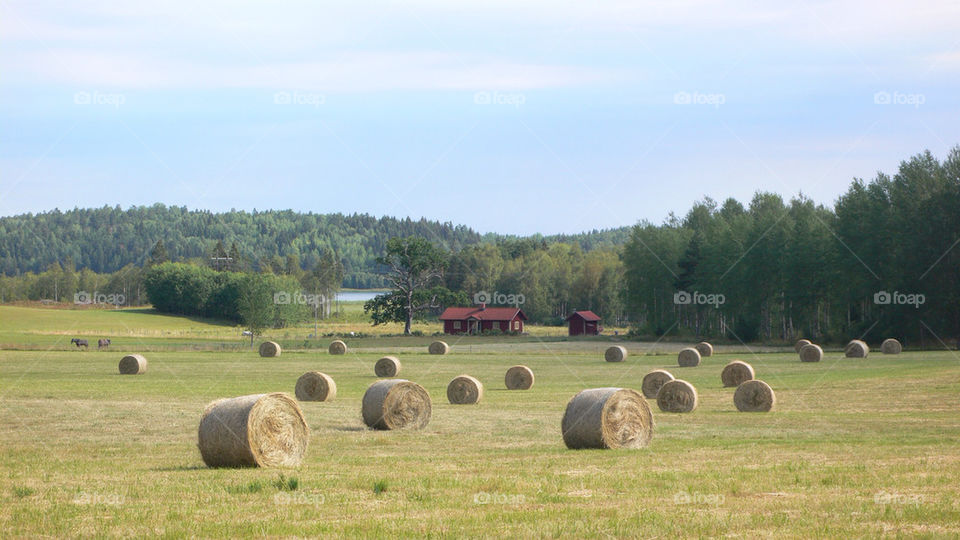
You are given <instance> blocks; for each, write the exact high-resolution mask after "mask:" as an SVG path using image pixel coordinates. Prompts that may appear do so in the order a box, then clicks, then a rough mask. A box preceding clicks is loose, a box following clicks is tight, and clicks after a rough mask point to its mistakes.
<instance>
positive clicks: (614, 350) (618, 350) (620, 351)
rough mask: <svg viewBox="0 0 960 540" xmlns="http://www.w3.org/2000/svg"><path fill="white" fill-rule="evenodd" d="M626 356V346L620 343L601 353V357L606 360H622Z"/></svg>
mask: <svg viewBox="0 0 960 540" xmlns="http://www.w3.org/2000/svg"><path fill="white" fill-rule="evenodd" d="M626 358H627V348H626V347H623V346H621V345H614V346H613V347H609V348H607V350H606V352H604V353H603V359H604V360H606V361H607V362H623V361H624V360H625V359H626Z"/></svg>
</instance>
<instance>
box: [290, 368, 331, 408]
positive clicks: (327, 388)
mask: <svg viewBox="0 0 960 540" xmlns="http://www.w3.org/2000/svg"><path fill="white" fill-rule="evenodd" d="M294 394H296V396H297V399H299V400H300V401H333V398H335V397H337V383H335V382H333V378H332V377H330V376H329V375H327V374H326V373H320V372H319V371H308V372H306V373H304V374H303V375H301V376H300V378H299V379H297V386H296V388H295V390H294Z"/></svg>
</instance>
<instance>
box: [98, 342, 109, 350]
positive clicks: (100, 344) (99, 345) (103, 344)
mask: <svg viewBox="0 0 960 540" xmlns="http://www.w3.org/2000/svg"><path fill="white" fill-rule="evenodd" d="M109 346H110V340H109V339H100V340H98V341H97V350H98V351H99V350H100V349H102V348H104V347H109Z"/></svg>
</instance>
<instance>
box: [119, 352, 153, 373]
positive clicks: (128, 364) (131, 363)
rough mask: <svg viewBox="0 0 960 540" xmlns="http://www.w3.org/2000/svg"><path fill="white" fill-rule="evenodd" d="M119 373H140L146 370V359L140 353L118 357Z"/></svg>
mask: <svg viewBox="0 0 960 540" xmlns="http://www.w3.org/2000/svg"><path fill="white" fill-rule="evenodd" d="M119 368H120V374H121V375H140V374H143V373H146V372H147V359H146V357H144V356H143V355H142V354H128V355H126V356H124V357H123V358H121V359H120V366H119Z"/></svg>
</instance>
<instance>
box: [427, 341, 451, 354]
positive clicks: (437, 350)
mask: <svg viewBox="0 0 960 540" xmlns="http://www.w3.org/2000/svg"><path fill="white" fill-rule="evenodd" d="M427 352H429V353H430V354H447V353H448V352H450V346H449V345H447V343H446V342H444V341H434V342H433V343H431V344H430V346H429V347H427Z"/></svg>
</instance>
